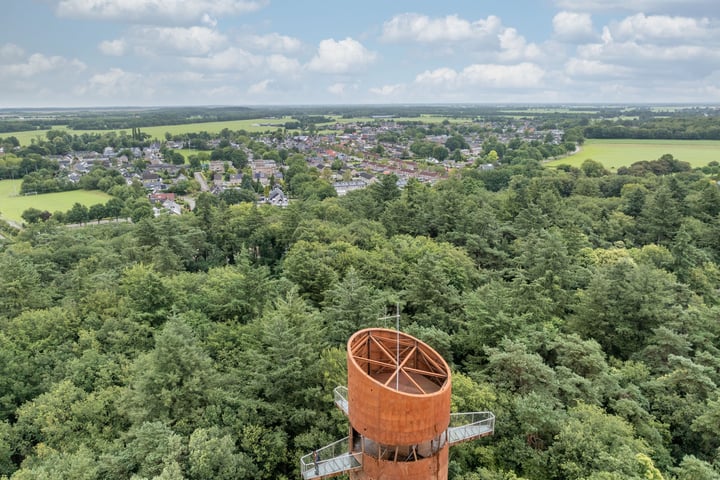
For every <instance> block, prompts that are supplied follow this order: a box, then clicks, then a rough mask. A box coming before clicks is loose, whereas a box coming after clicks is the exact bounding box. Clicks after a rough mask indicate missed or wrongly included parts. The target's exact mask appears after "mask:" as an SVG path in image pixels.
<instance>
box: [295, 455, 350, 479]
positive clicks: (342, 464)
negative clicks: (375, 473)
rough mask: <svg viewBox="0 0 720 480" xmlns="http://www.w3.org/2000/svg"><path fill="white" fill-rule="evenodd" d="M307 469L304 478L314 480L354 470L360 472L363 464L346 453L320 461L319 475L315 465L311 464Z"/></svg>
mask: <svg viewBox="0 0 720 480" xmlns="http://www.w3.org/2000/svg"><path fill="white" fill-rule="evenodd" d="M305 468H306V469H305V470H304V471H303V472H302V476H303V478H304V479H305V480H310V479H312V478H330V477H335V476H338V475H341V474H343V473H347V472H350V471H353V470H360V469H361V468H362V464H361V463H360V462H359V461H358V460H357V458H355V456H354V455H351V454H349V453H346V454H343V455H340V456H337V457H335V458H330V459H328V460H320V462H319V463H318V473H315V466H314V465H313V464H309V465H307V466H306V467H305Z"/></svg>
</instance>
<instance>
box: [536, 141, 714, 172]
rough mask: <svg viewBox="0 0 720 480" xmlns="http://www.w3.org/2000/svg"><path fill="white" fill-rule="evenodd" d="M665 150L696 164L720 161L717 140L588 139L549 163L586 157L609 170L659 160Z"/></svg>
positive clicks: (577, 161)
mask: <svg viewBox="0 0 720 480" xmlns="http://www.w3.org/2000/svg"><path fill="white" fill-rule="evenodd" d="M666 153H669V154H671V155H672V156H673V157H675V158H676V159H678V160H682V161H684V162H688V163H689V164H690V165H692V166H693V167H704V166H705V165H707V164H708V163H709V162H712V161H718V162H720V141H717V140H587V141H586V142H585V144H584V145H583V146H582V148H581V150H580V151H579V152H578V153H576V154H574V155H571V156H569V157H565V158H562V159H559V160H554V161H552V162H548V164H547V165H548V166H557V165H571V166H574V167H579V166H580V165H581V164H582V163H583V162H584V161H585V160H587V159H589V158H590V159H592V160H595V161H598V162H600V163H602V164H603V165H604V166H605V168H607V169H609V170H616V169H618V168H620V167H629V166H630V165H631V164H633V163H634V162H639V161H642V160H657V159H658V158H660V157H661V156H663V155H665V154H666Z"/></svg>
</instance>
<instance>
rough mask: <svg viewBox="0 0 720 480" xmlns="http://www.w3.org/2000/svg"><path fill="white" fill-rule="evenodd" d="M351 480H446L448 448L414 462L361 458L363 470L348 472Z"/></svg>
mask: <svg viewBox="0 0 720 480" xmlns="http://www.w3.org/2000/svg"><path fill="white" fill-rule="evenodd" d="M350 478H351V479H352V480H430V479H432V480H447V478H448V446H447V444H446V445H445V446H444V447H443V448H442V449H441V450H440V451H439V452H437V454H436V455H434V456H432V457H429V458H424V459H422V460H418V461H416V462H389V461H383V460H377V459H375V458H372V457H369V456H365V457H363V468H362V470H357V471H354V472H350Z"/></svg>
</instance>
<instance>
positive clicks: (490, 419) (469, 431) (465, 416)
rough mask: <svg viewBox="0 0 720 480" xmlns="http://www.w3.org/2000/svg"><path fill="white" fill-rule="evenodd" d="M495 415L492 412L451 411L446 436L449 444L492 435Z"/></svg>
mask: <svg viewBox="0 0 720 480" xmlns="http://www.w3.org/2000/svg"><path fill="white" fill-rule="evenodd" d="M494 431H495V415H493V413H492V412H466V413H451V414H450V426H449V428H448V437H449V443H450V445H455V444H456V443H461V442H466V441H468V440H473V439H475V438H479V437H484V436H486V435H492V434H493V432H494Z"/></svg>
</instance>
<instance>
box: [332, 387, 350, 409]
mask: <svg viewBox="0 0 720 480" xmlns="http://www.w3.org/2000/svg"><path fill="white" fill-rule="evenodd" d="M333 397H334V399H335V405H337V407H338V408H339V409H340V410H342V411H343V413H345V415H348V411H349V409H350V406H349V404H348V389H347V387H343V386H339V387H335V390H333Z"/></svg>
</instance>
